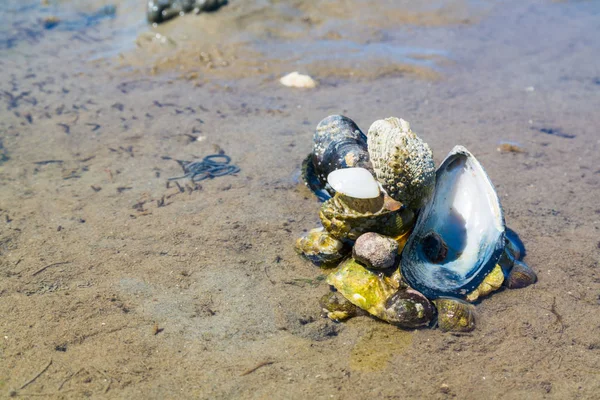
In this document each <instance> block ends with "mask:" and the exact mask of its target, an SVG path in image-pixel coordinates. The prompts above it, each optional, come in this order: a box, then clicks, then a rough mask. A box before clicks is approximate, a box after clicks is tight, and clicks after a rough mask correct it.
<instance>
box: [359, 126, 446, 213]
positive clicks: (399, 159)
mask: <svg viewBox="0 0 600 400" xmlns="http://www.w3.org/2000/svg"><path fill="white" fill-rule="evenodd" d="M367 137H368V149H369V157H370V159H371V163H372V165H373V170H374V171H375V175H376V176H377V179H378V180H379V182H380V183H381V184H382V186H383V188H384V189H385V190H386V192H387V193H388V194H389V196H390V197H391V198H393V199H395V200H397V201H400V202H402V203H403V204H405V205H406V206H407V207H410V208H413V209H419V208H421V207H422V206H423V204H425V202H426V201H427V199H428V198H429V196H430V195H431V193H432V191H433V187H434V184H435V163H434V161H433V154H432V152H431V149H430V148H429V146H428V145H427V143H425V142H423V141H422V140H421V139H420V138H419V137H418V136H417V135H416V134H415V133H414V132H413V131H412V130H411V129H410V125H409V124H408V122H406V121H405V120H403V119H399V118H393V117H392V118H387V119H384V120H378V121H375V122H374V123H373V124H372V125H371V127H370V128H369V133H368V136H367Z"/></svg>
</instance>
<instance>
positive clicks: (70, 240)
mask: <svg viewBox="0 0 600 400" xmlns="http://www.w3.org/2000/svg"><path fill="white" fill-rule="evenodd" d="M49 3H50V4H49V5H48V6H44V5H43V4H42V3H41V2H40V1H33V0H32V1H25V2H23V1H17V0H9V1H4V2H2V3H1V4H0V15H3V16H4V17H5V18H4V21H5V23H4V24H2V26H0V71H1V73H2V76H3V78H4V79H2V81H0V140H1V141H0V182H1V184H2V190H1V191H0V214H1V215H0V218H1V219H0V226H2V228H1V229H0V315H2V318H0V359H1V360H2V361H3V362H2V363H0V393H2V396H4V395H5V394H8V393H9V391H11V390H16V391H17V392H18V394H19V395H22V396H24V397H27V396H33V395H36V394H45V395H47V396H52V397H56V398H81V397H82V396H94V397H111V398H132V397H133V398H138V397H143V398H147V397H149V398H155V397H156V398H163V397H167V398H169V397H174V396H177V397H189V398H198V397H200V398H211V399H212V398H306V396H307V393H310V397H313V398H363V397H365V396H366V394H367V393H368V394H369V395H375V396H376V397H378V398H446V397H453V396H456V397H458V398H467V399H468V398H481V397H486V398H487V397H490V398H519V397H525V396H527V398H533V399H535V398H560V399H563V398H594V396H596V394H597V393H598V390H599V389H600V379H598V371H599V367H600V365H599V364H600V353H599V352H600V339H599V338H600V316H599V315H600V313H599V312H598V311H599V307H600V297H599V295H600V280H599V279H598V272H597V271H598V263H599V261H600V243H599V242H598V240H599V236H598V230H599V229H600V225H599V219H600V218H599V216H600V206H599V205H598V201H597V197H598V193H600V192H599V188H600V165H599V163H598V159H599V158H598V156H599V155H600V151H599V149H600V134H599V133H598V126H600V115H599V114H598V112H597V110H598V109H599V108H600V62H599V61H600V59H599V56H598V54H600V42H598V40H597V37H598V35H599V34H600V18H598V17H599V16H600V2H598V1H573V2H568V1H567V2H553V1H541V0H540V1H529V0H528V1H506V2H494V1H472V2H469V1H458V0H457V1H448V2H428V3H427V6H423V7H419V6H415V5H414V4H413V3H414V2H409V1H403V2H398V1H379V2H374V1H359V0H353V1H350V0H346V1H337V2H333V1H320V2H316V1H286V2H283V1H260V0H255V1H250V2H238V1H233V0H232V1H231V3H230V4H229V5H227V6H226V7H224V8H222V9H221V10H219V11H218V12H216V13H211V14H203V15H199V16H194V15H187V16H184V17H179V18H176V19H174V20H173V21H170V22H168V23H166V24H163V25H160V26H158V27H151V26H148V25H147V24H146V22H145V19H144V4H143V3H144V2H142V1H139V2H138V1H134V0H125V1H120V2H113V3H109V2H106V1H95V0H90V1H86V2H80V1H70V0H65V1H50V2H49ZM110 4H114V5H116V12H115V13H114V14H113V13H111V12H108V13H106V12H101V13H98V10H101V9H102V10H110V9H103V7H105V6H108V5H110ZM50 16H55V17H57V18H58V19H59V22H58V24H57V25H56V26H55V27H53V28H52V29H45V28H44V18H47V17H50ZM295 70H298V71H300V72H302V73H308V74H310V75H311V76H313V77H314V78H315V79H317V80H318V81H319V83H320V85H319V87H317V88H316V89H314V90H294V89H290V88H285V87H282V86H281V85H280V84H279V82H278V79H279V77H280V76H281V75H283V74H286V73H288V72H291V71H295ZM335 113H343V114H345V115H347V116H349V117H350V118H352V119H353V120H355V121H356V122H357V124H358V125H359V126H360V127H361V129H363V131H366V130H367V129H368V127H369V125H370V124H371V123H372V122H373V121H374V120H376V119H380V118H384V117H388V116H391V115H393V116H398V117H402V118H404V119H406V120H408V121H410V122H411V126H412V128H413V130H414V131H415V132H417V133H418V134H419V135H420V136H421V137H422V138H423V139H424V140H425V141H427V142H428V143H429V145H430V146H431V148H432V149H433V151H434V156H435V159H436V161H437V162H439V161H441V160H442V159H443V157H444V156H445V154H446V153H447V152H448V151H450V149H451V148H452V147H453V146H454V145H455V144H462V145H464V146H466V147H467V148H468V149H469V150H470V151H471V152H472V153H473V154H475V155H476V156H477V158H478V160H479V161H480V162H481V164H482V165H483V166H484V167H485V169H486V171H487V172H488V174H489V175H490V177H491V179H492V181H493V182H494V184H495V186H496V189H497V191H498V193H499V195H500V198H501V202H502V205H503V207H504V211H505V216H506V221H507V224H508V225H509V226H510V227H511V228H512V229H514V230H515V231H517V232H518V233H519V235H520V236H521V239H522V240H523V241H524V243H525V245H526V246H527V257H526V261H527V263H528V264H529V265H531V266H532V267H533V268H534V269H535V270H536V272H537V273H538V277H539V282H538V283H536V284H535V285H533V286H531V287H528V288H525V289H521V290H504V291H501V292H499V293H496V294H494V295H493V296H491V297H490V298H487V299H484V300H483V301H482V302H481V303H480V304H478V305H477V310H478V321H477V329H476V330H475V331H474V332H473V333H472V334H469V335H466V336H454V335H451V334H447V333H442V332H440V331H439V330H429V329H424V330H418V331H406V332H405V331H402V332H400V331H398V342H397V343H395V342H393V340H392V339H391V338H392V337H393V329H391V327H390V326H387V325H382V324H381V323H378V322H376V321H374V320H372V319H369V318H367V317H357V318H355V319H352V320H350V321H348V322H347V323H344V324H334V323H331V322H330V321H327V320H325V319H323V318H321V317H320V315H319V314H320V310H319V307H318V299H319V298H320V297H321V295H323V294H324V293H326V292H327V290H328V289H327V287H326V286H327V285H326V284H325V283H324V282H323V279H322V277H323V275H322V271H320V270H318V269H316V268H315V267H313V266H312V265H310V264H308V263H307V262H305V261H304V260H302V259H300V258H299V257H298V256H297V255H296V254H295V253H294V250H293V242H294V240H295V239H296V238H297V237H299V236H300V235H301V234H302V233H303V232H304V231H306V230H308V229H310V228H313V227H314V226H316V225H317V224H318V215H317V214H318V203H317V202H316V200H315V199H314V198H313V197H312V195H311V194H310V193H309V192H308V191H307V190H306V189H305V188H304V187H302V186H301V185H298V182H297V176H298V170H299V167H300V164H301V162H302V159H303V158H304V157H305V155H306V154H307V153H308V152H309V151H310V148H311V138H312V132H313V130H314V128H315V126H316V125H317V123H318V122H319V121H320V120H321V119H322V118H324V117H326V116H327V115H330V114H335ZM506 142H510V143H512V142H515V143H517V144H518V145H519V146H520V149H521V150H523V152H519V153H513V152H499V151H497V147H498V146H499V144H500V143H506ZM219 150H223V151H225V153H226V154H227V155H229V156H230V157H231V160H232V163H233V164H235V165H238V166H239V167H240V168H241V172H240V173H239V174H237V175H233V176H224V177H219V178H215V179H214V180H206V181H202V182H200V183H199V184H198V185H194V184H191V183H190V182H189V181H188V182H186V181H185V180H184V181H181V182H179V184H180V185H181V186H180V187H178V186H176V185H174V184H173V183H170V184H167V182H168V178H169V177H175V176H179V175H181V173H182V171H181V168H180V167H179V165H178V164H177V163H176V162H175V161H172V160H168V159H165V157H171V158H174V159H183V160H192V159H194V158H203V157H204V156H206V155H209V154H213V153H215V152H218V151H219ZM180 189H181V190H180ZM379 342H381V343H382V346H383V347H384V348H383V349H382V348H378V347H377V343H379ZM375 349H376V350H375ZM386 350H387V353H386ZM50 360H52V363H51V364H50V365H49V366H48V368H47V369H45V370H44V367H45V366H46V365H48V364H49V361H50ZM267 362H272V363H267ZM262 363H265V364H264V365H262V366H261V367H260V368H258V369H256V370H254V371H251V370H252V368H254V367H256V366H259V365H261V364H262ZM42 370H44V372H43V373H42V374H41V375H40V376H39V377H38V378H37V379H36V380H35V381H33V382H32V383H30V384H28V385H26V386H25V387H23V388H22V389H19V388H21V387H22V386H23V385H24V384H25V383H27V382H28V381H29V380H30V379H31V378H33V377H34V376H35V375H36V374H37V373H38V372H40V371H42ZM249 371H251V372H249ZM0 397H1V396H0Z"/></svg>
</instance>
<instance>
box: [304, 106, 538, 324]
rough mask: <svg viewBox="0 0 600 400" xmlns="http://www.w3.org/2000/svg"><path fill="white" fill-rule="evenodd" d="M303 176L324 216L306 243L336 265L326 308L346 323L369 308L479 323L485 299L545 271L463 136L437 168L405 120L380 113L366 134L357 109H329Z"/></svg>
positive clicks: (389, 317) (394, 317)
mask: <svg viewBox="0 0 600 400" xmlns="http://www.w3.org/2000/svg"><path fill="white" fill-rule="evenodd" d="M302 176H303V179H304V181H305V183H306V185H307V186H308V187H309V188H310V189H311V190H312V191H313V193H314V194H315V195H316V196H317V198H318V199H319V200H320V201H322V205H321V209H320V211H319V217H320V219H321V223H322V225H323V226H322V227H319V228H315V229H313V230H311V231H310V232H309V233H308V234H307V235H305V236H304V237H302V238H300V239H298V240H297V242H296V250H297V251H298V253H299V254H301V255H302V256H304V257H305V258H306V259H308V260H310V261H311V262H313V263H314V264H315V265H317V266H319V267H321V268H323V269H324V270H325V271H326V272H327V273H328V277H327V283H328V284H329V285H331V290H332V293H329V294H328V295H326V296H324V297H323V298H322V299H321V307H322V308H323V311H324V313H325V315H327V317H329V318H331V319H332V320H334V321H343V320H345V319H348V318H351V317H353V316H356V315H360V314H361V313H362V314H365V313H368V314H370V315H372V316H374V317H376V318H378V319H381V320H383V321H386V322H388V323H390V324H394V325H397V326H399V327H402V328H417V327H425V326H429V327H433V326H438V327H439V328H440V329H442V330H444V331H454V332H467V331H471V330H473V329H474V328H475V306H474V305H473V303H474V302H476V301H479V300H480V299H481V298H482V297H485V296H487V295H489V294H490V293H492V292H494V291H497V290H500V289H502V288H508V289H515V288H523V287H526V286H528V285H530V284H532V283H534V282H535V281H536V275H535V272H534V271H533V270H532V269H531V268H529V267H528V266H527V264H525V263H524V262H523V257H524V256H525V248H524V246H523V243H522V242H521V241H520V239H519V237H518V236H517V234H516V233H515V232H514V231H512V230H510V229H508V228H506V227H505V224H504V216H503V213H502V207H501V206H500V201H499V199H498V195H497V194H496V191H495V189H494V186H493V185H492V183H491V181H490V179H489V177H488V176H487V174H486V172H485V170H484V169H483V167H482V166H481V164H479V162H478V161H477V159H476V158H475V157H474V156H473V155H472V154H471V153H470V152H469V151H468V150H467V149H465V148H464V147H462V146H456V147H455V148H454V149H452V151H451V152H450V153H449V154H448V156H447V157H446V159H445V160H444V161H443V162H442V164H441V165H440V166H439V167H438V168H437V170H436V168H435V163H434V161H433V154H432V152H431V149H430V148H429V146H428V145H427V143H425V142H424V141H423V140H421V139H420V138H419V137H418V136H417V135H416V134H415V133H414V132H413V131H412V130H411V128H410V125H409V124H408V122H406V121H405V120H403V119H399V118H387V119H384V120H379V121H375V122H374V123H373V124H372V125H371V127H370V128H369V130H368V134H367V135H365V134H364V133H363V132H362V131H361V130H360V129H359V128H358V126H357V125H356V124H355V123H354V122H353V121H352V120H351V119H349V118H347V117H344V116H341V115H332V116H329V117H327V118H325V119H324V120H323V121H321V122H320V123H319V125H318V126H317V129H316V132H315V135H314V146H313V151H312V152H311V154H309V156H308V157H307V158H306V159H305V160H304V163H303V165H302Z"/></svg>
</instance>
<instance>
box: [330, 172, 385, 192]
mask: <svg viewBox="0 0 600 400" xmlns="http://www.w3.org/2000/svg"><path fill="white" fill-rule="evenodd" d="M327 183H329V185H330V186H331V187H332V188H333V190H335V191H336V192H339V193H341V194H343V195H346V196H348V197H353V198H355V199H374V198H376V197H379V194H380V191H379V184H378V183H377V181H376V180H375V178H374V177H373V175H371V173H370V172H369V171H368V170H366V169H364V168H344V169H337V170H335V171H333V172H331V173H330V174H329V175H328V176H327Z"/></svg>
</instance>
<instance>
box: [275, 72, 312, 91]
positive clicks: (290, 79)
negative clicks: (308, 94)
mask: <svg viewBox="0 0 600 400" xmlns="http://www.w3.org/2000/svg"><path fill="white" fill-rule="evenodd" d="M279 82H280V83H281V84H282V85H284V86H287V87H295V88H305V89H313V88H315V87H316V86H317V82H316V81H315V80H314V79H313V78H311V77H310V76H308V75H302V74H299V73H298V72H297V71H294V72H292V73H289V74H287V75H286V76H284V77H282V78H281V79H280V80H279Z"/></svg>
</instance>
